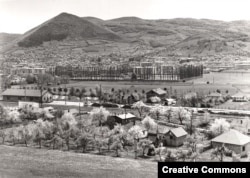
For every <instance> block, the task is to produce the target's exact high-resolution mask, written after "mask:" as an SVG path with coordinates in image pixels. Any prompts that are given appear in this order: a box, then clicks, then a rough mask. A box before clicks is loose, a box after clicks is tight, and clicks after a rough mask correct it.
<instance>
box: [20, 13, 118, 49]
mask: <svg viewBox="0 0 250 178" xmlns="http://www.w3.org/2000/svg"><path fill="white" fill-rule="evenodd" d="M93 38H95V39H106V40H117V39H120V37H119V36H118V35H116V34H115V33H113V32H112V31H110V30H107V29H104V28H102V27H100V26H98V25H96V24H94V23H92V22H89V21H87V20H84V19H82V18H80V17H77V16H75V15H71V14H67V13H61V14H59V15H58V16H56V17H54V18H52V19H50V20H48V21H46V22H45V23H43V24H41V25H39V26H38V27H35V28H34V29H32V30H30V31H28V32H26V33H25V34H24V35H23V38H22V39H21V40H20V41H19V42H18V45H19V46H21V47H32V46H38V45H41V44H42V43H43V42H46V41H52V40H57V41H61V40H64V39H67V40H79V39H93Z"/></svg>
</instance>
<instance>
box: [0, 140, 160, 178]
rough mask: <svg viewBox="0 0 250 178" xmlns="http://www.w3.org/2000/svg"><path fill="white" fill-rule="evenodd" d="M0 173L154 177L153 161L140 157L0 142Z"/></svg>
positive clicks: (11, 177) (42, 177)
mask: <svg viewBox="0 0 250 178" xmlns="http://www.w3.org/2000/svg"><path fill="white" fill-rule="evenodd" d="M13 162H14V163H15V164H13ZM0 177H1V178H3V177H6V178H16V177H19V178H27V177H34V178H47V177H50V178H58V177H60V178H78V177H92V178H98V177H110V178H129V177H137V178H152V177H157V164H156V163H155V162H150V161H143V160H140V161H138V160H130V159H124V158H114V157H106V156H105V157H104V156H98V155H88V154H81V153H71V152H64V151H57V150H47V149H46V150H43V149H34V148H26V147H11V146H3V145H0Z"/></svg>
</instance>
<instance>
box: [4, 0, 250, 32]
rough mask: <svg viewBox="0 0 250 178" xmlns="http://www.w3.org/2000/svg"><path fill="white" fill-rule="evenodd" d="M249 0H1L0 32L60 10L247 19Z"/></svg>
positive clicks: (16, 29) (106, 15) (103, 16)
mask: <svg viewBox="0 0 250 178" xmlns="http://www.w3.org/2000/svg"><path fill="white" fill-rule="evenodd" d="M249 9H250V0H0V32H8V33H24V32H26V31H28V30H29V29H31V28H33V27H35V26H37V25H39V24H41V23H42V22H44V21H46V20H48V19H50V18H52V17H54V16H56V15H58V14H59V13H61V12H68V13H72V14H74V15H77V16H81V17H83V16H94V17H98V18H101V19H112V18H117V17H122V16H137V17H140V18H144V19H169V18H178V17H181V18H186V17H187V18H197V19H200V18H207V19H216V20H225V21H232V20H250V13H249Z"/></svg>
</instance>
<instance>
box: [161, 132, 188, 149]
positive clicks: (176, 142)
mask: <svg viewBox="0 0 250 178" xmlns="http://www.w3.org/2000/svg"><path fill="white" fill-rule="evenodd" d="M187 135H188V133H187V132H186V131H185V130H184V129H183V128H182V127H178V128H173V129H170V130H169V131H168V132H167V133H166V134H165V138H164V142H163V145H166V146H174V147H178V146H181V145H183V143H184V141H185V139H186V137H187Z"/></svg>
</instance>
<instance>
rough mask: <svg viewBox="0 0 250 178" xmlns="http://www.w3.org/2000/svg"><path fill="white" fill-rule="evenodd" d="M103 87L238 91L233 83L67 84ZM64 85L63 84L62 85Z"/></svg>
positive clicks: (91, 82) (181, 93)
mask: <svg viewBox="0 0 250 178" xmlns="http://www.w3.org/2000/svg"><path fill="white" fill-rule="evenodd" d="M100 85H101V87H102V90H106V91H111V89H112V88H114V89H115V90H119V89H130V90H132V91H133V90H137V91H139V92H141V91H142V90H144V91H146V92H147V91H149V90H151V89H155V88H162V89H163V88H167V89H168V91H170V90H172V94H174V93H175V90H176V91H177V96H181V95H183V94H185V93H188V92H191V91H192V92H198V93H200V94H202V95H206V94H208V93H209V92H215V91H216V90H217V89H219V90H221V91H222V93H225V91H226V90H228V92H229V94H234V93H235V92H236V88H235V87H233V86H232V85H231V84H218V83H217V84H211V83H210V84H206V83H205V82H204V83H194V84H193V83H191V82H187V83H162V84H160V83H158V84H143V83H139V84H136V83H132V82H111V81H106V82H103V81H81V82H72V83H70V84H67V85H66V86H67V87H69V88H70V87H85V88H86V89H90V88H92V89H93V88H95V87H97V86H100ZM62 86H63V85H62Z"/></svg>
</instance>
